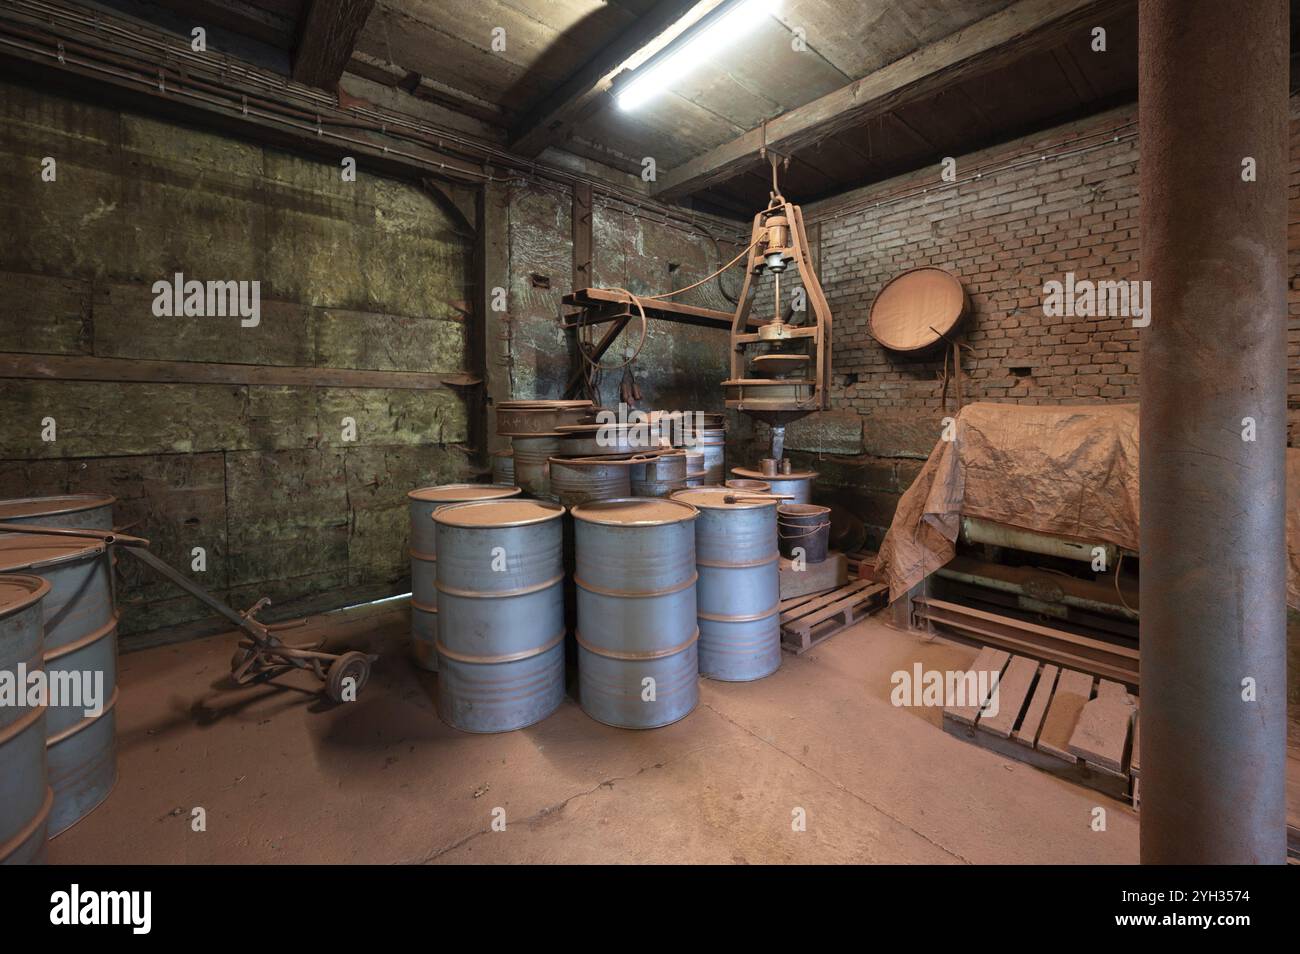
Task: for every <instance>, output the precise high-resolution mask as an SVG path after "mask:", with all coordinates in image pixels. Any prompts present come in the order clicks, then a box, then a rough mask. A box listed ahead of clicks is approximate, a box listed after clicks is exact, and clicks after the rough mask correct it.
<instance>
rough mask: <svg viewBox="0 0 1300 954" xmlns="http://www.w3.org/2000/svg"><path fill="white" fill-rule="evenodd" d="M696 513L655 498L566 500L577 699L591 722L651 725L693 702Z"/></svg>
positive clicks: (696, 632) (695, 672)
mask: <svg viewBox="0 0 1300 954" xmlns="http://www.w3.org/2000/svg"><path fill="white" fill-rule="evenodd" d="M696 516H697V511H696V510H695V508H694V507H692V506H691V505H690V504H687V503H682V502H681V501H677V500H666V499H657V498H656V499H648V498H629V499H625V500H605V501H600V502H598V503H590V504H583V505H582V506H580V507H575V508H574V510H573V520H574V527H575V537H576V540H575V551H576V553H575V561H576V569H575V572H574V583H575V584H576V585H577V589H578V630H577V642H578V701H579V704H580V705H581V706H582V709H583V711H584V712H586V713H587V714H588V715H589V716H591V717H592V718H593V719H595V720H596V721H598V722H604V723H606V724H607V725H614V726H620V727H622V728H628V729H652V728H656V727H658V726H663V725H668V724H669V723H672V722H676V721H677V720H678V719H681V718H683V717H685V716H686V715H688V714H689V713H690V712H691V710H693V709H694V708H695V706H696V704H697V703H698V702H699V693H700V687H699V659H698V655H697V650H698V641H699V630H698V628H697V626H696V619H695V580H696V572H695V523H694V521H695V518H696Z"/></svg>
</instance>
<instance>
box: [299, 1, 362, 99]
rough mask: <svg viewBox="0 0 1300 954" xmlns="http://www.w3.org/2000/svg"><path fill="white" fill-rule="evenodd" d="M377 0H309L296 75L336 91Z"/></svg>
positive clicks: (301, 25)
mask: <svg viewBox="0 0 1300 954" xmlns="http://www.w3.org/2000/svg"><path fill="white" fill-rule="evenodd" d="M374 6H375V0H305V2H304V7H303V13H302V15H301V17H300V18H299V21H298V44H297V46H296V47H295V48H294V51H293V78H294V79H295V80H297V81H298V82H299V83H306V84H307V85H308V86H317V87H320V88H321V89H327V90H330V91H331V92H333V91H334V90H336V89H337V88H338V85H339V80H340V79H342V78H343V71H344V69H346V68H347V65H348V60H350V59H351V58H352V51H353V50H354V49H355V48H356V45H357V37H358V36H360V35H361V28H362V27H363V26H365V25H366V20H367V18H368V17H369V16H370V11H371V10H373V9H374Z"/></svg>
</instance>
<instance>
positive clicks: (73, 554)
mask: <svg viewBox="0 0 1300 954" xmlns="http://www.w3.org/2000/svg"><path fill="white" fill-rule="evenodd" d="M19 537H33V538H39V539H40V540H43V541H46V542H48V541H50V540H59V539H60V538H59V537H54V536H45V535H42V534H37V533H8V532H6V533H0V573H3V574H5V575H13V574H21V573H22V571H23V570H42V569H44V568H45V567H48V566H62V565H63V564H65V563H79V562H81V561H82V560H85V559H86V558H87V557H95V558H98V557H101V556H103V555H104V554H105V553H107V552H108V544H106V543H104V542H103V541H102V540H96V539H94V538H92V537H63V538H62V539H65V540H75V541H76V542H75V543H64V544H62V547H63V551H62V552H60V553H59V554H57V555H56V556H51V557H43V558H41V559H39V560H28V561H26V562H23V563H13V564H5V563H4V560H5V554H6V551H5V549H4V547H3V543H4V541H5V540H6V539H9V540H13V539H15V538H19ZM74 547H75V548H76V549H73V548H74ZM33 575H36V574H33Z"/></svg>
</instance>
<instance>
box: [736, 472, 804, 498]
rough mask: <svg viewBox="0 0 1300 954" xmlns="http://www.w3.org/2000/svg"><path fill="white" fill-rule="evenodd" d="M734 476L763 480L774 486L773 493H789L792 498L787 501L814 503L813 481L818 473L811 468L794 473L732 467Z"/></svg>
mask: <svg viewBox="0 0 1300 954" xmlns="http://www.w3.org/2000/svg"><path fill="white" fill-rule="evenodd" d="M731 473H732V476H734V477H740V478H742V479H744V480H761V481H763V482H764V483H766V484H767V485H768V486H770V487H771V488H772V490H771V493H774V494H789V496H790V498H791V499H790V500H787V501H784V502H785V503H801V504H806V503H812V482H813V480H814V478H816V476H817V474H816V472H814V471H811V470H805V471H799V472H796V473H793V474H765V473H763V472H762V471H760V470H752V469H750V468H748V467H733V468H731Z"/></svg>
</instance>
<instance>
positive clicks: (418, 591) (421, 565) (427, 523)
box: [406, 484, 520, 672]
mask: <svg viewBox="0 0 1300 954" xmlns="http://www.w3.org/2000/svg"><path fill="white" fill-rule="evenodd" d="M519 493H520V490H519V488H518V487H511V486H502V485H499V484H443V485H442V486H440V487H422V488H420V489H419V490H412V491H411V492H410V493H409V494H407V495H406V499H407V500H408V501H409V508H410V512H411V548H410V553H411V654H412V656H414V657H415V664H416V665H417V666H419V667H420V668H421V669H427V670H429V671H430V672H437V671H438V650H437V643H438V591H437V589H436V588H435V584H436V583H437V581H438V541H437V535H436V534H435V532H434V531H435V529H436V528H435V527H434V525H433V512H434V511H435V510H437V509H438V508H439V507H445V506H447V505H448V504H456V503H467V502H469V501H471V500H495V499H499V498H502V497H516V496H518V495H519Z"/></svg>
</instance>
